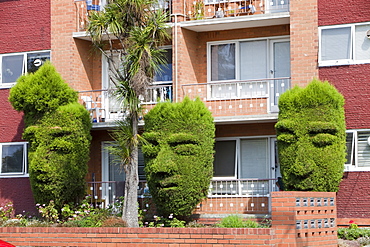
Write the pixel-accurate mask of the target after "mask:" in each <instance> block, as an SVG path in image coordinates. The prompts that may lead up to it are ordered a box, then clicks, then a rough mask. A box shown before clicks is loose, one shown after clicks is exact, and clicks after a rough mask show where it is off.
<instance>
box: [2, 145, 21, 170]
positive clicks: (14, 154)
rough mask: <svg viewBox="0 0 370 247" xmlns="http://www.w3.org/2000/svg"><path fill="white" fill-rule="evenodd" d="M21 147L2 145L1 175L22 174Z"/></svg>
mask: <svg viewBox="0 0 370 247" xmlns="http://www.w3.org/2000/svg"><path fill="white" fill-rule="evenodd" d="M23 153H24V146H23V145H3V146H2V157H1V158H2V164H1V173H23V172H24V171H23V161H24V159H23Z"/></svg>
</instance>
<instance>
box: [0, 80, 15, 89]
mask: <svg viewBox="0 0 370 247" xmlns="http://www.w3.org/2000/svg"><path fill="white" fill-rule="evenodd" d="M15 84H16V82H14V83H3V84H2V83H0V89H10V88H12V87H13V86H14V85H15Z"/></svg>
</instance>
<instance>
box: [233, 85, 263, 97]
mask: <svg viewBox="0 0 370 247" xmlns="http://www.w3.org/2000/svg"><path fill="white" fill-rule="evenodd" d="M239 90H240V96H241V97H243V98H244V97H246V98H251V97H267V95H268V94H267V93H268V88H267V82H266V81H256V82H249V83H239Z"/></svg>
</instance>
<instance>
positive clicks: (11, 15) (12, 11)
mask: <svg viewBox="0 0 370 247" xmlns="http://www.w3.org/2000/svg"><path fill="white" fill-rule="evenodd" d="M0 30H1V36H0V54H1V53H11V52H20V51H34V50H44V49H50V0H43V1H40V0H18V1H0Z"/></svg>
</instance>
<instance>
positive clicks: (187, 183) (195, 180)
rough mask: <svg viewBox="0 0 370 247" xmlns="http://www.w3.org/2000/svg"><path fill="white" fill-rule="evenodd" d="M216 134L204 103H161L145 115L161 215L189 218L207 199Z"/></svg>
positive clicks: (150, 176) (148, 162) (150, 171)
mask: <svg viewBox="0 0 370 247" xmlns="http://www.w3.org/2000/svg"><path fill="white" fill-rule="evenodd" d="M214 132H215V127H214V123H213V118H212V116H211V113H210V112H209V111H208V109H207V108H206V107H205V106H204V104H203V103H202V102H201V101H200V100H196V101H190V100H189V99H187V98H186V99H184V101H183V102H180V103H176V104H174V103H169V102H167V103H161V104H158V105H157V106H156V107H155V108H153V109H152V110H151V111H150V112H149V113H148V114H147V115H146V116H145V133H144V137H145V139H146V140H147V141H148V143H147V144H145V145H143V147H142V150H143V153H144V155H145V172H146V176H147V180H148V185H149V190H150V194H151V195H152V198H153V200H154V202H155V204H156V207H157V210H158V212H159V213H160V214H162V215H169V214H173V215H175V216H177V217H181V216H188V215H190V214H191V213H192V211H193V209H194V208H195V206H196V205H197V204H198V203H199V202H200V201H201V200H202V199H203V198H205V197H206V195H207V193H208V188H209V183H210V179H211V178H212V174H213V152H214V151H213V144H214Z"/></svg>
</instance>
